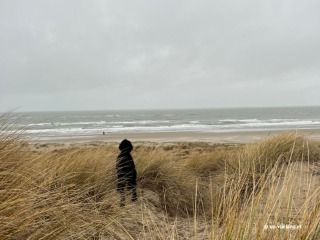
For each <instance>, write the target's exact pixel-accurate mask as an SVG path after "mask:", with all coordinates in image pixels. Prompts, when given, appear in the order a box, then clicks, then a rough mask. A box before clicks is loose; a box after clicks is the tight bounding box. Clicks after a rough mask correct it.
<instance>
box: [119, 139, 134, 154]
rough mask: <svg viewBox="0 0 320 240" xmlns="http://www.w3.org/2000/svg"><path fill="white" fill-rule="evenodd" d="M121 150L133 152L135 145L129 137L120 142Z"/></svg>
mask: <svg viewBox="0 0 320 240" xmlns="http://www.w3.org/2000/svg"><path fill="white" fill-rule="evenodd" d="M119 149H120V151H128V152H131V151H132V149H133V146H132V144H131V142H130V141H129V140H127V139H124V140H122V142H121V143H120V144H119Z"/></svg>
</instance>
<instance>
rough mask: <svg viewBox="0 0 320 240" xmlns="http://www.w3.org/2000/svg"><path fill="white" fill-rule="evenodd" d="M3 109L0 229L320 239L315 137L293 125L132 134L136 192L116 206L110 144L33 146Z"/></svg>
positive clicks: (22, 235)
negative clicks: (250, 139) (267, 132)
mask: <svg viewBox="0 0 320 240" xmlns="http://www.w3.org/2000/svg"><path fill="white" fill-rule="evenodd" d="M7 118H8V116H2V117H1V118H0V119H1V121H2V124H0V126H1V127H0V222H1V225H0V239H320V225H319V222H320V188H319V187H320V176H319V175H320V148H319V146H320V143H318V142H310V141H308V139H307V138H306V137H304V136H301V135H298V134H297V133H295V132H292V133H286V134H282V135H278V136H276V137H269V138H266V139H263V140H261V141H258V142H255V143H251V144H244V145H236V146H228V145H210V144H205V143H175V144H142V143H141V144H138V145H137V144H134V147H135V149H134V151H133V157H134V159H135V163H136V168H137V172H138V190H139V191H138V194H139V200H138V202H135V203H131V202H129V201H127V204H126V206H125V207H123V208H121V207H120V206H119V196H118V193H117V192H116V191H115V185H116V175H115V159H116V157H117V154H118V149H117V145H116V144H106V143H95V144H86V145H74V146H70V147H63V148H59V147H54V148H52V149H51V148H46V147H45V146H46V145H45V144H43V146H42V147H41V148H40V149H37V148H36V145H35V144H31V143H28V141H26V140H25V139H23V136H24V135H23V133H21V132H20V131H13V130H12V129H10V131H8V123H7V122H8V121H7ZM128 199H129V198H128Z"/></svg>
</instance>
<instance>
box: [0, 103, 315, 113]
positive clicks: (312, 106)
mask: <svg viewBox="0 0 320 240" xmlns="http://www.w3.org/2000/svg"><path fill="white" fill-rule="evenodd" d="M318 107H320V105H305V106H302V105H300V106H247V107H212V108H208V107H199V108H139V109H138V108H136V109H93V110H90V109H89V110H88V109H84V110H37V111H16V110H8V111H0V113H1V114H4V113H9V112H12V113H38V112H106V111H175V110H186V111H187V110H219V109H257V108H261V109H272V108H274V109H279V108H318Z"/></svg>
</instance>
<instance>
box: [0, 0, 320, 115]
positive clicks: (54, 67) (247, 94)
mask: <svg viewBox="0 0 320 240" xmlns="http://www.w3.org/2000/svg"><path fill="white" fill-rule="evenodd" d="M319 9H320V3H318V1H315V0H314V1H298V0H295V1H292V0H291V1H289V0H285V1H253V0H246V1H205V0H202V1H149V0H148V1H147V0H145V1H103V0H101V1H98V0H96V1H80V0H77V1H61V0H60V1H57V0H55V1H48V0H34V1H15V0H11V1H4V0H3V1H0V48H1V54H0V81H1V82H0V83H1V89H0V101H1V102H0V108H1V109H0V110H6V109H8V108H12V107H17V106H22V107H23V108H25V109H26V110H59V109H106V108H162V107H165V108H168V107H226V106H229V107H230V106H253V105H256V106H259V105H261V106H266V105H269V106H272V105H276V106H279V105H304V104H306V105H315V104H318V102H319V100H320V99H319V98H320V97H318V96H317V95H318V94H317V91H316V90H320V86H319V84H318V82H319V81H318V78H319V74H320V70H319V69H320V68H319V67H320V54H319V53H320V31H319V30H318V23H319V21H320V15H319V14H318V12H319ZM66 103H68V104H67V105H66Z"/></svg>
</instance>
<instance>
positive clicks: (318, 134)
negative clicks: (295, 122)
mask: <svg viewBox="0 0 320 240" xmlns="http://www.w3.org/2000/svg"><path fill="white" fill-rule="evenodd" d="M285 132H297V133H299V134H303V135H305V136H306V137H307V138H309V139H310V140H320V129H299V130H295V129H292V130H272V131H270V130H268V131H263V130H262V131H260V130H259V131H237V132H195V131H184V132H149V133H146V132H144V133H137V132H132V133H106V134H105V135H103V134H101V135H90V136H64V137H55V138H54V137H52V138H50V139H48V138H34V139H31V140H29V141H30V142H40V143H44V142H47V143H86V142H96V141H98V142H119V141H121V140H123V139H124V138H127V139H130V140H131V141H134V142H156V143H164V142H207V143H221V144H237V143H250V142H255V141H258V140H261V139H264V138H266V137H268V136H275V135H278V134H281V133H285Z"/></svg>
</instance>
